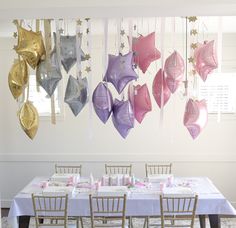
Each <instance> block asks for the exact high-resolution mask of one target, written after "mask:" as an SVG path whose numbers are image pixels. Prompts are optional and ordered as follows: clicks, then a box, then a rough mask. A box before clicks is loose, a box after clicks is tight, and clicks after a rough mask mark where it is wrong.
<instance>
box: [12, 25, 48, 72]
mask: <svg viewBox="0 0 236 228" xmlns="http://www.w3.org/2000/svg"><path fill="white" fill-rule="evenodd" d="M14 23H15V25H16V26H17V30H18V44H17V46H15V47H14V49H15V51H16V52H17V53H18V54H19V55H20V56H22V58H23V59H24V60H25V61H26V62H27V63H28V64H29V65H30V66H31V67H32V68H33V69H35V67H36V66H37V65H38V63H39V61H40V59H41V58H43V56H44V55H45V47H44V44H43V37H42V34H41V32H33V31H28V30H26V29H24V28H23V27H21V26H20V25H19V23H18V21H17V20H15V21H14Z"/></svg>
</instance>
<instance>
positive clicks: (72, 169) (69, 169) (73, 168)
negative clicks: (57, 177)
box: [55, 164, 82, 176]
mask: <svg viewBox="0 0 236 228" xmlns="http://www.w3.org/2000/svg"><path fill="white" fill-rule="evenodd" d="M81 169H82V165H57V164H55V173H74V174H80V176H81Z"/></svg>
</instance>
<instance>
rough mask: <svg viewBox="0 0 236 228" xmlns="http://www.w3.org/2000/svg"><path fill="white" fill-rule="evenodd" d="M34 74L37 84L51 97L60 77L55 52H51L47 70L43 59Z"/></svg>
mask: <svg viewBox="0 0 236 228" xmlns="http://www.w3.org/2000/svg"><path fill="white" fill-rule="evenodd" d="M36 76H37V81H38V83H39V85H40V86H42V87H43V88H44V90H45V91H46V92H47V94H48V95H49V96H50V97H51V96H52V94H53V93H54V91H55V89H56V87H57V85H58V82H59V81H60V80H61V79H62V75H61V70H60V66H59V64H58V61H57V56H56V53H55V52H53V53H52V54H51V61H50V66H49V71H48V70H47V62H46V60H43V61H41V62H40V63H39V65H38V67H37V70H36Z"/></svg>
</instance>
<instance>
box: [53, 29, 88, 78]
mask: <svg viewBox="0 0 236 228" xmlns="http://www.w3.org/2000/svg"><path fill="white" fill-rule="evenodd" d="M53 35H54V42H55V43H56V33H53ZM55 47H56V45H55ZM53 52H56V48H54V50H53ZM60 52H61V63H62V66H63V67H64V69H65V71H66V72H67V73H68V72H69V70H70V69H71V68H72V67H73V66H74V64H75V63H76V59H77V58H76V36H60ZM81 60H82V61H84V60H85V55H84V52H83V51H82V50H81Z"/></svg>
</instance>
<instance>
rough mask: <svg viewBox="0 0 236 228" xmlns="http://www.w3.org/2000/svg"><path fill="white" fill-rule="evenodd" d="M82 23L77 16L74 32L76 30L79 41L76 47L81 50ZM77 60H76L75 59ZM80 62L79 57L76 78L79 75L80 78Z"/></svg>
mask: <svg viewBox="0 0 236 228" xmlns="http://www.w3.org/2000/svg"><path fill="white" fill-rule="evenodd" d="M82 23H83V21H82V20H81V19H80V18H78V19H77V20H76V27H77V28H76V32H77V34H76V35H77V37H78V41H80V47H76V48H81V50H82V37H83V29H82ZM77 61H78V60H77ZM81 63H82V61H81V59H80V63H79V62H77V68H78V69H77V78H78V77H79V78H81V77H82V70H81Z"/></svg>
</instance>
